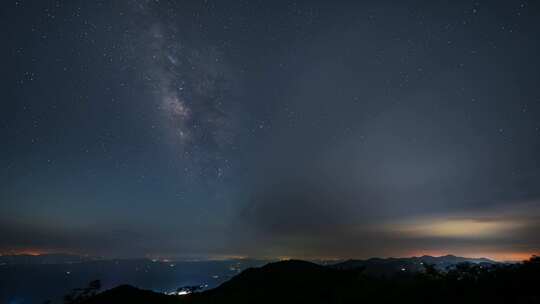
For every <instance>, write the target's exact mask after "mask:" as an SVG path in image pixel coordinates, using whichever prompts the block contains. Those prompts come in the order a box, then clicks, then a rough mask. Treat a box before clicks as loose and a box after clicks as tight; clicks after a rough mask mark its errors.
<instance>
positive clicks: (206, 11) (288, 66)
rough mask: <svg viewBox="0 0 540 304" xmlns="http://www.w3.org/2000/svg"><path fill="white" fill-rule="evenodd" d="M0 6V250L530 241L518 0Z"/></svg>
mask: <svg viewBox="0 0 540 304" xmlns="http://www.w3.org/2000/svg"><path fill="white" fill-rule="evenodd" d="M2 6H3V10H2V13H3V14H2V17H3V18H0V23H1V25H2V28H3V29H5V30H4V31H2V34H1V36H2V42H3V43H2V45H4V46H6V47H4V48H2V50H1V52H2V56H0V58H2V59H1V60H2V68H3V71H4V73H2V76H1V77H2V81H1V82H0V83H1V86H2V90H1V91H2V92H3V94H4V95H3V96H2V98H1V101H0V102H1V104H2V111H1V113H0V122H1V125H0V135H1V138H2V142H1V147H2V149H0V165H1V167H2V169H3V170H0V185H1V188H0V231H2V237H1V238H0V253H1V252H4V251H17V250H19V251H23V250H26V251H29V252H40V251H42V252H60V251H68V252H78V253H85V254H86V253H88V254H97V255H106V256H119V257H134V256H135V257H141V256H157V255H159V256H171V257H189V258H192V257H197V258H201V257H203V258H204V257H223V256H228V255H234V256H255V257H268V256H269V257H280V256H294V257H345V258H346V257H369V256H400V255H412V254H420V255H421V254H424V253H437V254H446V253H453V254H460V255H473V256H478V255H482V256H488V257H496V258H500V259H505V258H515V257H523V256H526V255H530V254H532V253H534V252H538V251H539V250H540V237H539V235H538V233H537V231H538V229H539V226H540V220H539V219H540V205H539V204H540V159H539V155H540V89H539V86H538V83H539V82H540V59H539V57H538V56H537V54H539V53H540V40H539V39H538V37H539V35H540V25H539V20H540V7H539V3H537V2H532V1H519V2H514V1H473V2H470V1H450V2H449V1H446V2H444V1H428V2H418V1H356V2H349V1H341V2H335V1H305V2H304V1H300V2H281V1H266V2H256V1H234V2H231V1H163V0H160V1H135V0H129V1H128V0H126V1H110V2H100V1H82V0H75V1H69V2H63V1H56V2H51V3H49V2H45V1H33V2H25V1H16V2H9V3H3V4H2Z"/></svg>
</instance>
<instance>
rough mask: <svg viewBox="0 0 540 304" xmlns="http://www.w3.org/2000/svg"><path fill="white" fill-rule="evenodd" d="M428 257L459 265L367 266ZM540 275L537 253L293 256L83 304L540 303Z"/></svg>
mask: <svg viewBox="0 0 540 304" xmlns="http://www.w3.org/2000/svg"><path fill="white" fill-rule="evenodd" d="M429 262H432V265H435V264H437V265H450V264H451V263H458V264H454V265H460V266H457V267H454V268H451V269H449V270H448V271H447V272H438V271H436V270H432V271H422V272H409V271H407V270H405V271H404V270H401V269H399V270H398V272H397V273H396V275H394V276H390V277H381V276H370V275H367V274H366V273H365V270H366V269H369V267H374V266H373V265H398V264H399V265H415V263H426V264H427V263H429ZM460 263H464V264H460ZM392 267H393V266H392ZM539 277H540V258H532V259H531V260H530V261H528V262H525V263H520V264H499V263H496V264H495V263H493V262H492V261H490V260H487V259H467V258H462V257H455V256H445V257H429V256H424V257H413V258H404V259H369V260H366V261H346V262H343V263H338V264H334V265H331V266H323V265H319V264H315V263H311V262H306V261H299V260H289V261H282V262H275V263H269V264H267V265H265V266H263V267H259V268H249V269H246V270H244V271H242V272H241V273H240V274H238V275H236V276H235V277H233V278H232V279H230V280H229V281H226V282H224V283H223V284H221V285H220V286H218V287H216V288H214V289H210V290H206V291H203V292H196V293H192V294H188V295H184V296H167V295H164V294H160V293H155V292H151V291H147V290H141V289H138V288H135V287H132V286H127V285H123V286H119V287H117V288H113V289H111V290H107V291H105V292H103V293H101V294H98V295H97V296H95V297H93V298H90V299H88V300H87V301H85V302H83V303H84V304H114V303H130V304H143V303H153V304H186V303H187V304H206V303H235V304H242V303H246V304H247V303H259V304H260V303H263V304H265V303H268V304H270V303H282V304H283V303H310V304H314V303H318V304H323V303H415V304H417V303H446V304H450V303H452V304H455V303H492V304H493V303H540V302H539V300H540V291H539V290H538V288H537V284H538V283H540V281H539Z"/></svg>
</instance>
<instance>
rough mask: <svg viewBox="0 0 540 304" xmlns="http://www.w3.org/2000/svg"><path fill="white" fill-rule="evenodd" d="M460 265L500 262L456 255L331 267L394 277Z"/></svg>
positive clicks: (358, 261)
mask: <svg viewBox="0 0 540 304" xmlns="http://www.w3.org/2000/svg"><path fill="white" fill-rule="evenodd" d="M460 263H474V264H483V263H485V264H496V263H498V262H495V261H493V260H490V259H486V258H465V257H459V256H455V255H445V256H440V257H434V256H429V255H424V256H421V257H410V258H386V259H383V258H371V259H367V260H348V261H344V262H340V263H337V264H333V265H331V266H330V267H333V268H337V269H355V268H362V269H363V270H364V272H365V273H367V274H370V275H392V274H395V273H400V272H419V271H423V270H424V268H425V267H424V265H425V264H429V265H433V266H435V268H437V269H439V270H447V268H452V267H454V266H455V265H457V264H460Z"/></svg>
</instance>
